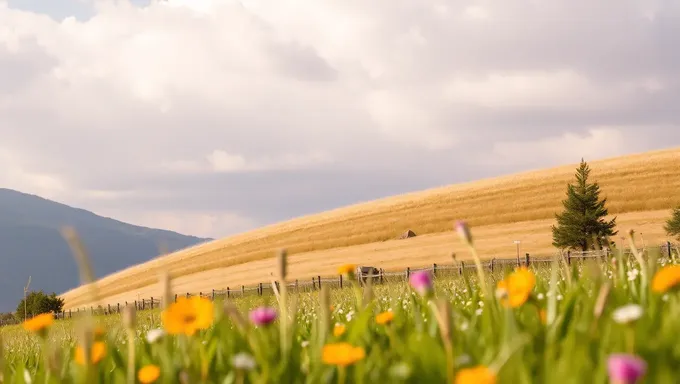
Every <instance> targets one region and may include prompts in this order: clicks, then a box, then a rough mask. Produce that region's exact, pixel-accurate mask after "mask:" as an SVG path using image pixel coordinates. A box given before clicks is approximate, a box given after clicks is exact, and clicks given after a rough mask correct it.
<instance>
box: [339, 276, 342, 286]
mask: <svg viewBox="0 0 680 384" xmlns="http://www.w3.org/2000/svg"><path fill="white" fill-rule="evenodd" d="M339 281H340V288H342V275H340V280H339Z"/></svg>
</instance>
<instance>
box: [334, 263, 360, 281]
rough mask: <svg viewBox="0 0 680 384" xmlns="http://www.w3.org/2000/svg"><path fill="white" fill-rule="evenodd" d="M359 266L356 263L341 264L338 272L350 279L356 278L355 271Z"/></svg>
mask: <svg viewBox="0 0 680 384" xmlns="http://www.w3.org/2000/svg"><path fill="white" fill-rule="evenodd" d="M356 269H357V266H356V265H355V264H345V265H342V266H340V268H338V273H339V274H341V275H344V276H347V277H349V279H350V280H351V279H354V272H355V271H356Z"/></svg>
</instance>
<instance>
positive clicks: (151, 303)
mask: <svg viewBox="0 0 680 384" xmlns="http://www.w3.org/2000/svg"><path fill="white" fill-rule="evenodd" d="M151 309H153V296H151Z"/></svg>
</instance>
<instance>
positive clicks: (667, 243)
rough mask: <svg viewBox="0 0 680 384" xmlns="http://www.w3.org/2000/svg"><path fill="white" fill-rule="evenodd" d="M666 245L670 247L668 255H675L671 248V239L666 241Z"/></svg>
mask: <svg viewBox="0 0 680 384" xmlns="http://www.w3.org/2000/svg"><path fill="white" fill-rule="evenodd" d="M666 247H668V257H669V258H670V257H672V256H673V252H672V250H671V242H670V241H666Z"/></svg>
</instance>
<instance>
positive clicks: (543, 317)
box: [538, 309, 548, 324]
mask: <svg viewBox="0 0 680 384" xmlns="http://www.w3.org/2000/svg"><path fill="white" fill-rule="evenodd" d="M538 318H539V319H541V323H542V324H545V323H547V322H548V313H547V312H546V311H545V309H541V310H540V311H539V312H538Z"/></svg>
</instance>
